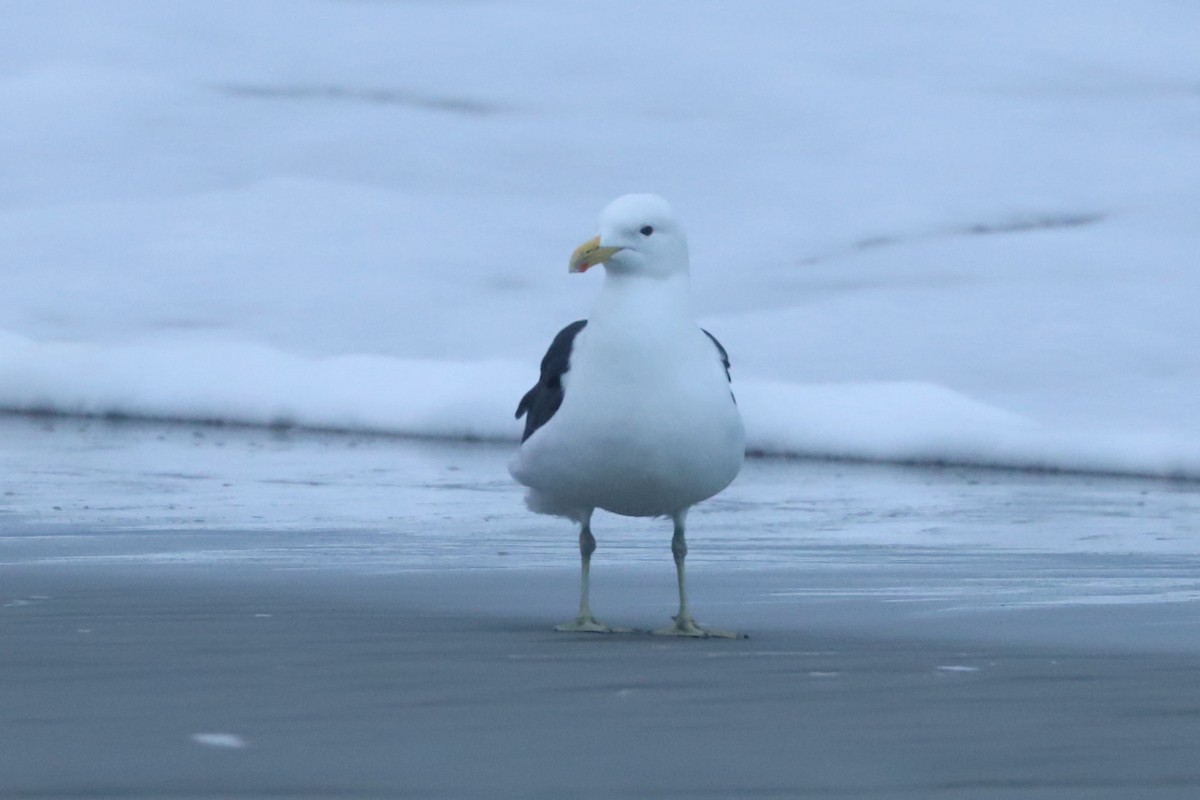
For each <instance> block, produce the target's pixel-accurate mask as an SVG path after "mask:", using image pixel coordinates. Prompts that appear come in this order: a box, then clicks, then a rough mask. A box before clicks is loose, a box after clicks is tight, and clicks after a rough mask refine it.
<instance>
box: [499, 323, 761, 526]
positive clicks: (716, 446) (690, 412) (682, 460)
mask: <svg viewBox="0 0 1200 800" xmlns="http://www.w3.org/2000/svg"><path fill="white" fill-rule="evenodd" d="M692 330H693V331H694V336H690V335H689V336H688V337H686V338H685V339H684V340H683V341H682V342H680V343H674V344H673V345H672V346H671V347H670V348H669V349H668V348H661V349H655V348H646V347H645V343H644V342H643V343H640V344H641V349H636V348H635V349H634V351H633V355H631V350H630V348H631V343H630V342H629V341H627V340H623V339H621V338H620V337H603V336H595V337H593V336H587V337H586V338H585V335H586V334H589V333H592V332H591V331H589V330H587V329H585V331H584V332H583V333H581V334H580V337H579V338H580V341H579V342H578V344H577V355H573V357H572V369H571V371H570V372H569V373H568V374H567V376H566V379H565V381H564V385H565V396H564V400H563V404H562V406H561V408H560V409H559V410H558V412H557V413H556V414H555V415H554V417H553V418H552V419H551V420H550V421H549V422H548V423H546V425H544V426H543V427H542V428H540V429H539V430H538V431H537V432H536V433H534V434H533V436H531V437H530V438H529V439H528V440H527V441H526V442H525V444H524V445H523V446H522V448H521V451H520V452H519V453H518V454H517V456H516V457H515V458H514V459H513V462H512V464H511V465H510V469H511V471H512V473H513V476H514V477H516V479H517V480H519V481H520V482H521V483H524V484H525V485H527V486H529V487H530V488H531V489H533V490H534V492H535V493H536V494H537V495H540V499H541V501H542V502H541V503H540V504H541V505H542V506H544V509H539V510H548V511H550V512H551V513H566V512H565V511H564V509H566V510H573V509H587V508H602V509H605V510H606V511H611V512H614V513H617V514H625V515H629V516H657V515H664V514H672V513H675V512H677V511H682V510H684V509H686V508H688V507H689V506H691V505H693V504H695V503H698V502H700V501H701V500H705V499H707V498H709V497H712V496H713V495H715V494H716V493H717V492H720V491H721V490H722V489H724V488H725V487H726V486H728V485H729V484H730V482H732V481H733V479H734V477H736V476H737V473H738V470H739V469H740V468H741V465H742V459H743V456H744V452H745V441H744V432H743V428H742V421H741V416H740V415H739V414H738V410H737V406H736V404H735V403H734V401H733V398H732V395H731V394H730V388H729V384H728V381H727V379H726V376H725V373H724V369H723V368H722V366H721V364H720V360H719V358H718V356H717V353H716V349H715V347H714V346H713V344H712V342H711V341H710V340H709V339H708V337H707V336H706V335H705V334H704V333H703V332H701V331H700V330H699V329H698V328H692ZM634 344H635V345H636V344H639V343H634ZM568 515H570V514H569V513H568Z"/></svg>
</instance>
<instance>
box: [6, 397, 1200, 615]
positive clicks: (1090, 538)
mask: <svg viewBox="0 0 1200 800" xmlns="http://www.w3.org/2000/svg"><path fill="white" fill-rule="evenodd" d="M0 441H3V443H4V445H3V448H2V450H0V469H2V470H3V473H4V474H5V475H6V476H7V480H6V482H5V484H4V488H3V496H2V497H0V563H5V564H9V565H15V564H22V563H43V564H46V563H50V564H53V563H79V562H85V563H86V562H90V563H95V562H125V563H135V564H223V565H231V566H235V565H248V564H261V565H267V566H270V567H274V568H283V569H352V570H359V571H362V570H366V571H372V572H390V571H398V570H412V569H493V568H494V569H539V568H555V569H560V570H562V571H564V573H568V574H573V572H572V571H573V570H574V569H575V564H576V558H577V555H576V549H575V536H574V531H573V529H572V527H571V525H570V523H567V522H565V521H562V520H556V519H552V518H547V517H541V516H536V515H533V514H531V513H529V512H527V511H526V510H525V509H524V506H523V503H522V490H521V487H519V486H517V485H516V484H514V483H513V482H512V481H511V480H510V479H509V477H508V475H507V473H506V471H505V462H506V460H507V458H508V456H509V454H510V450H509V448H507V447H495V446H490V445H465V444H444V443H435V442H423V441H414V440H408V439H397V438H388V437H364V436H358V435H343V434H320V433H311V432H297V431H281V430H276V431H272V430H263V429H254V428H234V427H224V428H223V427H202V426H188V425H148V424H141V423H127V422H110V421H102V420H80V419H67V418H28V417H0ZM1198 511H1200V492H1198V491H1197V486H1196V484H1193V483H1185V482H1166V481H1141V480H1130V479H1104V478H1096V477H1080V476H1068V475H1045V474H1034V473H1020V472H1004V471H986V470H965V469H957V468H954V469H950V468H945V469H931V468H915V467H901V466H887V465H865V464H846V463H833V462H801V461H782V460H751V461H748V462H747V464H746V467H745V470H744V472H743V474H742V476H741V477H740V478H739V479H738V481H737V482H735V484H734V485H733V487H731V488H730V489H729V490H728V491H726V492H725V493H724V494H722V495H721V496H719V497H718V498H717V499H715V500H713V501H710V502H709V503H707V504H703V505H701V506H699V507H697V509H696V510H695V511H694V512H693V515H692V522H691V529H690V537H689V538H690V541H691V545H692V547H691V551H690V553H689V563H690V564H692V565H694V567H695V569H694V570H693V582H694V583H695V585H696V586H697V587H698V591H699V590H701V588H702V587H704V584H705V582H706V581H707V582H710V584H716V583H720V582H722V581H728V582H732V586H733V587H735V588H736V587H737V586H739V585H740V582H739V581H738V579H736V577H730V576H731V575H733V574H734V573H737V572H740V571H747V570H755V571H767V572H771V573H774V574H775V576H776V577H775V578H774V579H773V581H772V582H771V585H770V587H769V588H765V584H764V583H763V582H762V581H756V582H754V585H755V586H756V587H759V588H760V589H761V590H760V591H757V592H756V593H746V592H739V591H734V590H733V589H731V590H730V592H729V594H730V597H729V598H728V601H729V602H734V603H738V604H742V605H745V606H747V607H750V606H760V607H763V608H776V609H781V608H787V607H791V606H794V605H795V604H796V603H798V602H811V601H833V600H838V599H842V600H847V599H848V600H868V601H871V602H877V603H881V604H909V605H911V606H912V607H913V611H914V613H926V612H927V611H928V610H931V609H933V610H942V611H945V610H953V609H954V608H957V607H961V606H967V607H1031V606H1038V605H1044V604H1062V603H1077V604H1091V605H1110V604H1130V603H1144V602H1184V601H1192V600H1195V599H1197V598H1198V597H1200V590H1198V586H1197V581H1196V576H1197V575H1200V535H1197V531H1196V520H1197V519H1200V514H1198ZM595 530H596V534H597V537H598V539H599V542H600V550H599V552H598V553H597V556H596V571H597V573H598V575H597V580H598V581H600V582H603V580H604V579H605V578H604V576H605V574H606V573H609V572H610V571H612V570H622V569H633V570H638V569H645V568H653V569H656V570H662V571H663V575H662V582H663V584H664V586H668V587H669V584H670V583H671V580H670V577H669V570H670V556H669V550H668V542H669V537H670V530H669V525H667V524H666V523H664V522H662V521H660V520H640V519H628V518H622V517H616V516H612V515H598V517H597V520H596V524H595ZM706 590H707V591H709V592H714V591H717V590H716V588H715V587H714V586H713V585H710V586H709V587H708V588H707V589H706ZM8 599H10V600H11V599H20V598H8ZM768 616H769V615H768Z"/></svg>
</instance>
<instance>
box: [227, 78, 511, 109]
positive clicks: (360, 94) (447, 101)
mask: <svg viewBox="0 0 1200 800" xmlns="http://www.w3.org/2000/svg"><path fill="white" fill-rule="evenodd" d="M213 88H214V89H216V91H218V92H221V93H222V94H227V95H229V96H231V97H240V98H249V99H264V100H318V101H320V100H328V101H349V102H357V103H372V104H375V105H389V106H405V107H408V108H419V109H422V110H424V111H439V112H445V113H449V114H462V115H466V116H488V115H491V114H498V113H501V112H503V111H505V110H507V109H505V108H503V107H501V106H499V105H496V104H493V103H485V102H483V101H480V100H472V99H470V98H467V97H450V96H445V95H433V94H422V93H421V92H414V91H411V90H408V89H356V88H353V87H350V86H339V85H337V84H327V85H314V86H308V85H303V84H299V85H292V86H287V85H270V84H253V83H223V84H218V85H216V86H214V87H213Z"/></svg>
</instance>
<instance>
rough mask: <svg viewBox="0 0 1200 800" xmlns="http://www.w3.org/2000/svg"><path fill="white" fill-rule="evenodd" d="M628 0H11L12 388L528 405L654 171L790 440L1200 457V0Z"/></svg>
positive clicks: (265, 410)
mask: <svg viewBox="0 0 1200 800" xmlns="http://www.w3.org/2000/svg"><path fill="white" fill-rule="evenodd" d="M621 6H622V4H620V3H618V4H611V3H610V4H603V5H601V4H590V3H576V4H567V5H564V4H556V3H546V2H541V3H522V2H502V3H491V4H470V5H466V4H453V3H446V4H442V3H439V4H392V3H387V4H384V3H333V2H323V1H318V0H312V1H311V2H286V3H284V2H261V3H255V4H253V5H250V6H248V5H245V4H234V3H205V4H169V5H164V4H160V3H153V2H149V1H148V0H146V1H143V2H132V1H131V2H120V3H104V4H94V3H87V2H56V3H43V2H15V3H11V4H9V6H8V7H7V8H6V24H5V26H4V28H3V30H0V45H2V46H0V104H2V105H3V106H4V108H5V109H6V110H7V113H6V124H5V125H4V126H3V129H2V130H0V147H2V149H3V152H4V154H5V157H4V159H3V160H0V269H2V273H3V278H4V284H3V292H0V408H4V409H7V410H52V411H58V412H63V413H85V414H109V413H116V414H124V415H132V416H149V417H160V418H170V419H212V420H226V421H235V422H248V423H261V424H280V423H286V424H297V425H306V426H312V427H332V428H346V429H364V430H368V429H369V430H379V431H389V432H395V433H403V434H412V435H420V436H434V437H450V438H477V437H481V438H497V439H505V438H515V437H516V435H517V434H518V431H519V428H518V425H517V423H516V422H515V420H513V419H512V411H513V408H514V406H515V401H516V399H517V398H518V397H519V396H520V394H521V392H523V391H524V389H525V388H527V386H528V384H529V383H530V382H531V381H532V380H533V378H534V376H535V371H536V364H537V361H538V359H539V358H540V357H541V354H542V350H543V348H544V347H545V345H546V343H547V342H548V341H549V338H550V337H551V336H552V335H553V334H554V332H555V331H556V330H557V329H558V327H560V326H561V325H562V324H565V323H566V322H569V321H570V320H573V319H576V318H579V317H580V316H583V315H585V314H586V312H587V307H588V302H589V299H590V297H591V296H592V295H593V294H594V291H595V284H594V282H593V281H594V280H595V278H594V276H588V277H584V278H577V277H570V276H567V275H566V272H565V261H566V255H567V254H568V253H569V252H570V250H571V249H572V248H573V247H574V245H575V244H577V243H578V242H579V241H582V240H583V239H585V238H587V237H588V236H590V235H591V233H592V226H593V222H594V217H595V214H596V212H597V211H598V209H599V208H600V207H601V206H602V205H603V204H604V203H606V202H607V201H608V200H609V199H610V198H611V197H612V196H615V195H617V194H620V193H623V192H625V191H631V190H652V191H657V192H659V193H662V194H664V195H666V196H667V197H669V198H670V199H671V200H672V201H673V202H674V204H675V205H676V206H677V208H678V209H679V210H680V212H681V213H682V214H683V216H684V218H685V219H686V220H687V221H688V223H689V227H690V231H691V238H692V251H693V265H694V266H693V272H694V280H695V286H696V294H697V303H698V305H699V307H700V309H701V312H702V314H703V322H704V324H705V326H706V327H707V328H708V329H709V330H712V331H713V332H714V333H715V334H716V335H717V336H719V337H720V338H721V340H722V341H723V342H724V343H725V345H726V347H727V348H728V349H729V351H730V352H731V354H732V356H733V361H734V378H735V389H736V391H737V395H738V398H739V402H740V403H741V405H742V408H743V411H744V412H745V416H746V420H747V427H748V432H749V437H750V446H751V448H752V449H753V450H754V451H755V452H761V453H769V454H803V455H825V456H839V457H849V458H865V459H882V460H901V461H905V460H916V461H946V462H954V463H976V464H989V465H1002V466H1013V467H1038V468H1050V469H1071V470H1085V471H1088V470H1094V471H1104V472H1122V473H1136V474H1147V475H1162V476H1187V477H1200V361H1198V360H1197V358H1196V353H1197V352H1200V315H1197V314H1196V313H1195V299H1196V298H1197V297H1200V270H1197V269H1196V254H1197V253H1198V252H1200V158H1197V157H1196V153H1197V141H1196V134H1195V132H1196V131H1197V130H1200V91H1198V90H1197V88H1196V87H1197V85H1198V84H1197V81H1198V79H1200V54H1198V52H1200V51H1197V49H1196V48H1195V47H1194V41H1193V39H1194V31H1196V30H1197V29H1200V10H1198V9H1194V8H1191V7H1187V6H1184V5H1180V4H1176V3H1170V2H1165V1H1164V2H1150V3H1133V2H1103V3H1092V4H1077V5H1060V6H1053V7H1047V6H1046V5H1045V4H1042V3H1034V2H1018V3H1009V4H1005V6H1004V7H1003V8H1000V7H994V8H993V7H986V6H969V7H965V6H962V5H961V4H958V3H953V2H949V1H948V0H947V2H938V3H928V2H924V3H915V2H912V3H907V2H896V3H888V4H885V5H883V6H880V5H879V4H877V3H870V4H867V3H841V4H831V5H817V4H807V3H788V2H764V3H759V4H755V5H754V6H753V7H752V8H749V9H742V10H741V11H739V12H738V13H737V14H732V13H731V12H730V10H729V9H728V7H727V6H725V5H722V4H717V3H696V4H690V5H689V10H688V13H687V14H686V16H684V15H683V14H682V13H681V12H680V11H679V7H678V5H677V4H672V3H668V2H650V3H638V4H636V5H635V4H628V6H627V7H625V8H622V7H621ZM630 20H636V21H637V24H635V25H631V24H629V23H630ZM583 31H586V32H587V34H586V35H587V40H588V44H587V45H586V46H584V45H581V43H580V39H579V36H580V32H583ZM668 32H669V33H670V35H667V33H668Z"/></svg>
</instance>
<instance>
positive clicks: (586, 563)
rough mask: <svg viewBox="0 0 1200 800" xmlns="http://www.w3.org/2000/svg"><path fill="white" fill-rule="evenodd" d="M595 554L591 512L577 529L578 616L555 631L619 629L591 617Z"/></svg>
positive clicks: (558, 626)
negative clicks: (592, 570)
mask: <svg viewBox="0 0 1200 800" xmlns="http://www.w3.org/2000/svg"><path fill="white" fill-rule="evenodd" d="M594 552H596V537H594V536H592V511H591V510H589V511H588V512H587V513H586V514H584V516H583V519H582V520H581V524H580V527H579V558H580V570H581V572H580V577H579V616H578V617H576V618H575V619H574V620H573V621H572V622H564V623H563V624H562V625H556V626H555V627H554V630H556V631H568V632H582V633H614V632H616V631H618V630H621V629H620V628H610V627H609V626H607V625H605V624H604V623H601V622H597V621H596V618H595V617H593V616H592V608H591V606H590V605H589V603H588V578H589V573H590V571H591V565H592V553H594Z"/></svg>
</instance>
